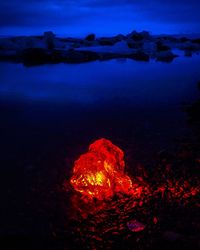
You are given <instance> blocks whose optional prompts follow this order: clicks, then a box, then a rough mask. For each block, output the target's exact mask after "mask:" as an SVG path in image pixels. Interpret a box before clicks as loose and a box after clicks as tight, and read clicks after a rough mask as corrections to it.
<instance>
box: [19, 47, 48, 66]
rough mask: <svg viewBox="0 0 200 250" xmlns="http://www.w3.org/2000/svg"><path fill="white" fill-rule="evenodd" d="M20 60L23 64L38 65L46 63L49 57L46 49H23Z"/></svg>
mask: <svg viewBox="0 0 200 250" xmlns="http://www.w3.org/2000/svg"><path fill="white" fill-rule="evenodd" d="M21 57H22V61H23V63H24V64H25V65H29V66H31V65H38V64H44V63H47V62H48V61H49V59H50V57H49V55H48V53H47V50H45V49H41V48H28V49H24V50H23V51H22V53H21Z"/></svg>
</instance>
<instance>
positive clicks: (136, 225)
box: [127, 220, 146, 232]
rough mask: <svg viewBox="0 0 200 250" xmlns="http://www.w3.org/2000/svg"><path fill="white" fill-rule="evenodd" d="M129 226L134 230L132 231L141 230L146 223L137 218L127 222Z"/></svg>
mask: <svg viewBox="0 0 200 250" xmlns="http://www.w3.org/2000/svg"><path fill="white" fill-rule="evenodd" d="M127 226H128V228H129V229H130V230H131V231H132V232H140V231H143V230H144V229H145V227H146V226H145V225H144V224H142V223H141V222H139V221H137V220H131V221H129V222H128V223H127Z"/></svg>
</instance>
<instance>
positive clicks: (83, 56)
mask: <svg viewBox="0 0 200 250" xmlns="http://www.w3.org/2000/svg"><path fill="white" fill-rule="evenodd" d="M63 59H64V61H65V62H68V63H82V62H90V61H95V60H97V59H99V55H98V53H96V52H92V51H76V50H68V51H66V52H65V54H63Z"/></svg>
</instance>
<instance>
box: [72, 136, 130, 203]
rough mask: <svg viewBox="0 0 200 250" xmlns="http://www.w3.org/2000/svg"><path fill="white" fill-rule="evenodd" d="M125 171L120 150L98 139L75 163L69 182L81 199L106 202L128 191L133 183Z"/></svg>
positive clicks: (122, 154) (109, 142)
mask: <svg viewBox="0 0 200 250" xmlns="http://www.w3.org/2000/svg"><path fill="white" fill-rule="evenodd" d="M124 168H125V163H124V153H123V151H122V150H121V149H120V148H118V147H117V146H115V145H114V144H112V142H111V141H109V140H106V139H100V140H97V141H95V142H94V143H92V144H91V145H90V147H89V150H88V152H87V153H85V154H83V155H81V156H80V158H79V159H78V160H76V161H75V163H74V168H73V176H72V178H71V180H70V182H71V184H72V186H73V187H74V189H75V190H76V191H78V192H80V193H82V194H83V195H84V196H87V197H90V198H93V197H95V198H97V199H100V200H101V199H106V198H108V197H111V196H113V194H115V193H118V192H122V193H129V191H130V190H131V188H132V182H131V179H130V178H129V176H128V175H126V174H125V173H124Z"/></svg>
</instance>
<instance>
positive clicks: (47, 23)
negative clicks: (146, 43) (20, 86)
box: [0, 0, 200, 36]
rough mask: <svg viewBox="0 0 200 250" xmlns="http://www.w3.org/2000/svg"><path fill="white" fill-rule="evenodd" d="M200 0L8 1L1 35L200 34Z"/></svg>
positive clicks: (0, 17) (2, 9)
mask: <svg viewBox="0 0 200 250" xmlns="http://www.w3.org/2000/svg"><path fill="white" fill-rule="evenodd" d="M199 13H200V1H199V0H166V1H164V0H5V1H1V3H0V35H7V34H10V35H15V34H17V35H20V34H21V35H23V34H40V33H42V32H43V31H46V30H52V31H54V32H55V33H56V34H60V35H74V36H82V35H85V34H87V33H91V32H94V33H96V34H97V35H113V34H118V33H123V34H126V33H129V32H130V31H132V30H138V31H141V30H149V31H150V32H152V33H154V34H161V33H162V34H163V33H171V34H177V33H182V34H183V33H200V14H199Z"/></svg>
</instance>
